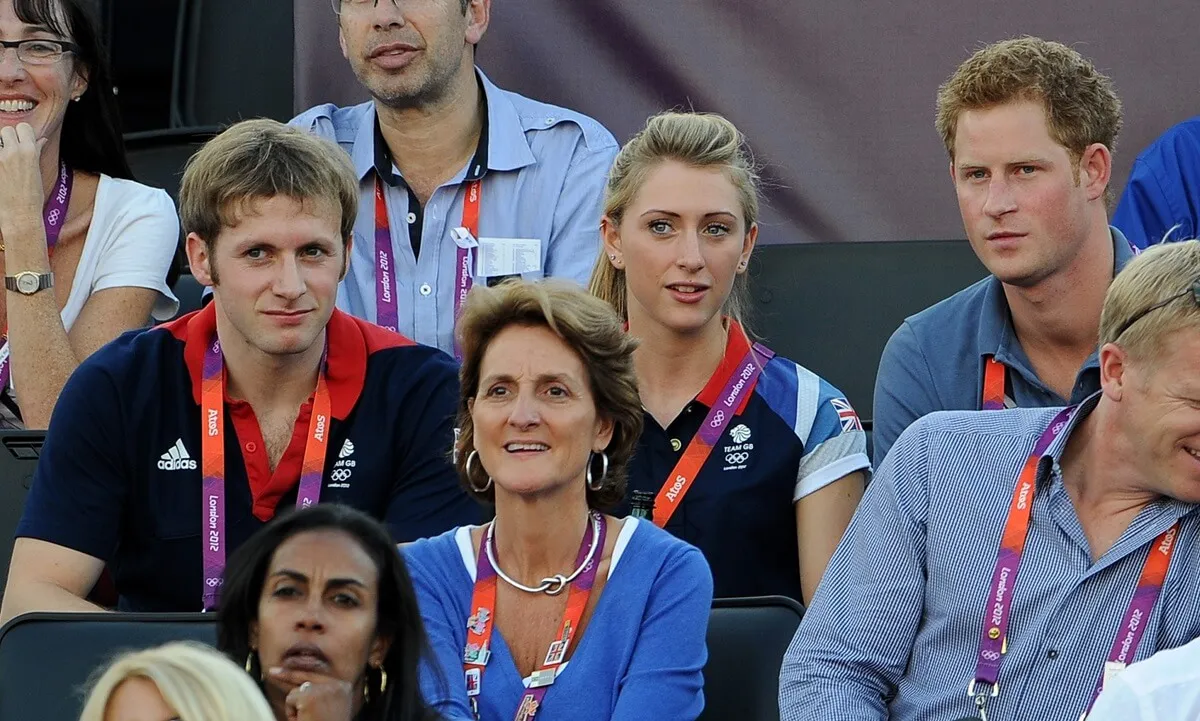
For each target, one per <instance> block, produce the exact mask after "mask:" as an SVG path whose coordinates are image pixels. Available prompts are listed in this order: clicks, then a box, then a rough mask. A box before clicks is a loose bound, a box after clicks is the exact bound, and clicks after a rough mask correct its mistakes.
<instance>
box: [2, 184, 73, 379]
mask: <svg viewBox="0 0 1200 721" xmlns="http://www.w3.org/2000/svg"><path fill="white" fill-rule="evenodd" d="M74 182H75V174H74V173H73V172H71V171H70V170H69V169H68V168H67V164H66V163H63V162H60V163H59V164H58V182H57V183H55V185H54V192H52V193H51V194H50V200H48V201H47V202H46V207H45V208H43V209H42V222H43V223H44V224H45V226H46V251H47V253H48V254H49V255H51V256H53V255H54V246H55V245H57V244H58V238H59V236H61V235H62V229H63V223H65V222H66V220H67V206H68V205H70V204H71V186H72V185H73V184H74ZM9 242H11V241H9ZM9 353H10V349H9V347H8V330H7V323H6V328H5V331H4V335H3V336H0V391H3V390H4V389H5V388H8V379H9V375H10V374H11V373H12V365H11V363H10V362H9V361H10V360H11V359H10V357H9Z"/></svg>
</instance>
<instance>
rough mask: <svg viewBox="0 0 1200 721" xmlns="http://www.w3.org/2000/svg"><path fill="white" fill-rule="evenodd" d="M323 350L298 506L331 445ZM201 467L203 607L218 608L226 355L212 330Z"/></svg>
mask: <svg viewBox="0 0 1200 721" xmlns="http://www.w3.org/2000/svg"><path fill="white" fill-rule="evenodd" d="M327 351H328V349H326V352H323V353H322V354H321V366H320V372H319V373H318V374H317V389H316V392H315V393H314V394H313V407H312V417H311V418H310V419H309V422H308V442H307V443H306V444H305V446H304V464H303V465H302V466H301V470H300V486H299V489H298V490H297V492H296V507H297V508H307V507H308V506H311V505H313V504H314V503H316V502H317V501H318V500H320V497H321V482H322V474H323V472H324V466H325V452H326V450H327V449H328V447H329V430H330V429H329V424H330V419H331V418H332V411H331V408H332V404H331V401H330V398H329V386H328V384H327V383H326V381H325V362H326V353H327ZM200 428H201V429H202V430H201V444H200V457H201V463H202V467H201V471H202V473H203V474H204V490H203V494H204V497H203V503H202V505H203V522H202V526H201V527H202V528H203V529H204V532H203V533H202V534H201V537H202V542H203V546H204V592H203V609H204V610H205V611H212V610H214V609H216V607H217V604H218V603H219V602H220V598H221V583H222V582H223V576H224V574H225V556H226V553H227V551H226V539H225V360H224V356H222V354H221V341H220V340H219V339H218V338H217V337H216V333H215V332H214V333H213V337H212V339H211V342H210V343H209V344H208V348H207V350H206V351H205V353H204V373H203V378H202V380H201V386H200Z"/></svg>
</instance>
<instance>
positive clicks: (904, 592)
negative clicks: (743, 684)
mask: <svg viewBox="0 0 1200 721" xmlns="http://www.w3.org/2000/svg"><path fill="white" fill-rule="evenodd" d="M1098 399H1099V394H1097V395H1094V396H1092V397H1090V398H1089V399H1088V400H1086V401H1085V402H1084V404H1083V405H1082V406H1081V407H1080V411H1079V412H1078V413H1077V414H1076V415H1075V416H1074V418H1073V419H1072V422H1071V425H1070V426H1069V427H1068V430H1067V432H1065V433H1063V434H1061V435H1060V436H1059V437H1058V438H1057V439H1056V440H1055V442H1054V443H1053V444H1052V445H1051V446H1050V448H1049V449H1048V450H1047V453H1046V456H1048V457H1045V456H1044V457H1043V459H1042V462H1041V464H1040V465H1039V469H1038V480H1037V491H1036V493H1035V495H1034V500H1033V509H1032V517H1031V520H1030V527H1029V535H1028V538H1027V541H1026V544H1025V551H1024V555H1023V557H1022V559H1021V567H1020V574H1019V575H1018V576H1017V579H1016V582H1015V585H1014V586H1013V587H1012V596H1011V598H1012V615H1011V617H1010V618H1011V621H1010V624H1009V627H1008V628H1009V632H1008V651H1007V653H1006V654H1005V656H1004V661H1003V663H1002V664H1001V666H1000V676H999V683H998V688H999V694H998V696H997V697H996V698H993V699H991V700H990V702H989V704H988V717H989V718H992V719H1003V720H1004V721H1049V720H1052V719H1057V720H1060V721H1075V719H1078V718H1079V716H1080V714H1081V713H1083V711H1084V709H1086V708H1087V705H1088V703H1089V702H1090V701H1091V698H1092V693H1093V692H1094V691H1095V688H1096V683H1097V681H1098V680H1099V679H1100V675H1101V673H1102V671H1103V669H1104V662H1105V661H1106V660H1107V658H1108V654H1109V650H1110V649H1111V647H1112V644H1113V641H1114V639H1115V638H1116V636H1117V633H1118V630H1119V628H1120V627H1121V623H1122V620H1123V616H1124V614H1125V611H1126V609H1127V608H1128V606H1129V602H1130V599H1131V598H1132V597H1133V591H1134V588H1135V587H1136V586H1137V581H1138V576H1139V575H1140V574H1141V571H1142V566H1143V565H1144V563H1145V561H1146V555H1147V553H1148V552H1149V549H1150V545H1151V543H1152V542H1153V541H1154V539H1155V538H1157V536H1158V535H1159V534H1160V533H1162V532H1163V531H1165V530H1167V529H1168V528H1170V527H1171V525H1172V524H1173V523H1174V522H1175V521H1176V520H1178V519H1182V521H1181V523H1180V529H1179V538H1178V541H1177V544H1178V545H1177V546H1176V549H1175V554H1174V557H1173V558H1172V559H1171V565H1170V567H1169V568H1168V571H1167V577H1166V579H1165V581H1164V583H1163V588H1162V593H1161V595H1160V596H1159V598H1158V601H1157V603H1155V605H1154V608H1153V609H1152V610H1151V612H1150V614H1149V615H1148V616H1147V618H1146V620H1145V624H1146V626H1145V635H1144V636H1143V637H1142V640H1141V643H1140V644H1139V645H1138V648H1137V651H1136V654H1135V655H1134V660H1135V661H1136V660H1141V659H1144V658H1146V657H1148V656H1150V655H1151V654H1153V653H1154V652H1155V651H1158V650H1160V649H1165V648H1174V647H1176V646H1180V645H1183V644H1184V643H1187V642H1188V641H1190V640H1191V639H1193V638H1195V637H1196V636H1197V635H1200V543H1198V541H1200V513H1198V512H1197V508H1200V507H1198V506H1195V505H1188V504H1184V503H1180V502H1178V501H1174V500H1169V499H1163V500H1160V501H1157V502H1155V503H1153V504H1151V505H1149V506H1147V507H1146V508H1144V509H1142V511H1141V512H1140V513H1139V514H1138V515H1137V517H1136V518H1135V519H1134V520H1133V522H1132V523H1130V524H1129V527H1128V528H1127V529H1125V532H1124V533H1123V534H1121V537H1120V538H1119V539H1118V540H1117V541H1116V543H1114V544H1113V545H1112V547H1111V548H1109V549H1108V550H1107V551H1105V552H1104V554H1103V555H1102V556H1101V557H1100V558H1099V560H1097V561H1095V562H1093V561H1092V558H1091V549H1090V546H1089V544H1088V540H1087V537H1086V536H1085V535H1084V531H1083V527H1082V525H1081V524H1080V522H1079V517H1078V515H1077V514H1076V512H1075V506H1074V504H1073V503H1072V501H1071V498H1070V496H1069V495H1068V493H1067V490H1066V487H1065V486H1064V485H1063V481H1062V474H1061V471H1060V469H1059V461H1060V459H1061V458H1062V454H1063V450H1064V449H1065V447H1066V443H1067V439H1068V438H1069V437H1070V435H1071V433H1072V432H1074V429H1075V427H1076V426H1077V424H1078V421H1079V419H1080V418H1082V417H1083V416H1085V415H1086V414H1087V413H1090V412H1091V410H1092V409H1093V408H1094V407H1095V404H1096V402H1097V401H1098ZM1059 410H1060V409H1058V408H1018V409H1012V410H1002V411H988V412H985V413H981V412H971V411H968V412H963V411H951V412H939V413H933V414H930V415H927V416H925V417H924V418H922V419H920V420H918V421H917V422H916V423H914V424H913V425H911V426H909V428H908V429H907V430H906V431H905V432H904V433H903V434H902V435H901V436H900V439H899V440H897V441H896V445H895V446H894V447H893V448H892V452H891V453H889V454H888V456H887V458H886V459H884V462H883V465H882V466H881V467H880V468H879V470H878V472H877V473H876V474H875V480H874V482H872V483H871V485H870V486H869V487H868V488H867V493H866V496H865V497H864V498H863V501H862V503H861V504H860V505H859V507H858V511H857V512H856V513H855V515H854V520H853V521H852V522H851V523H850V527H849V529H847V531H846V536H845V537H844V538H843V540H842V542H841V544H840V545H839V546H838V549H837V552H836V553H835V554H834V556H833V559H832V561H831V562H830V564H829V570H828V571H826V573H825V578H824V580H822V581H821V585H820V586H819V587H818V588H817V592H816V595H815V597H814V598H813V602H812V605H811V606H810V608H809V609H808V613H807V614H806V615H805V618H804V621H803V622H802V623H801V624H800V628H799V629H798V630H797V632H796V636H795V638H794V639H793V640H792V644H791V646H790V648H789V649H788V651H787V654H786V655H785V657H784V662H783V671H782V674H781V678H780V711H781V714H780V718H781V719H782V721H867V720H870V721H884V720H885V719H890V721H927V720H929V719H936V720H939V721H940V720H948V719H958V718H963V717H968V716H975V715H976V714H975V704H974V701H973V700H972V699H971V698H970V697H968V696H967V685H968V684H969V682H970V681H971V679H973V678H974V676H975V666H976V662H977V661H978V658H979V638H980V634H981V633H982V629H983V622H984V614H985V607H986V606H987V598H988V594H989V592H990V590H991V580H992V574H993V572H994V570H995V563H996V554H997V551H998V549H999V546H1000V537H1001V536H1002V535H1003V531H1004V524H1005V519H1006V518H1007V516H1008V512H1009V508H1010V505H1011V503H1012V496H1013V489H1014V487H1015V484H1016V481H1017V476H1018V475H1019V473H1020V471H1021V468H1022V466H1023V465H1024V464H1025V461H1026V459H1028V458H1029V454H1030V453H1031V452H1032V451H1033V447H1034V444H1035V443H1036V441H1037V439H1038V437H1039V436H1040V435H1041V434H1042V432H1043V431H1044V430H1045V428H1046V426H1047V425H1048V424H1049V422H1050V419H1051V418H1053V417H1054V415H1055V414H1056V413H1057V412H1058V411H1059Z"/></svg>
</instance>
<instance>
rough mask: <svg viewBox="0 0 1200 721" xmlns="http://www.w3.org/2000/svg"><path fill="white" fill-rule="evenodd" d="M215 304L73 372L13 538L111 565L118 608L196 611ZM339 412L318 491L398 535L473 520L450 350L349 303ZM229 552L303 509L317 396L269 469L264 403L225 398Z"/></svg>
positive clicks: (340, 355)
mask: <svg viewBox="0 0 1200 721" xmlns="http://www.w3.org/2000/svg"><path fill="white" fill-rule="evenodd" d="M215 323H216V308H215V305H214V304H209V305H208V306H207V307H205V308H204V309H203V310H200V311H198V312H196V313H192V314H190V315H187V316H184V317H182V318H180V319H178V320H176V321H174V322H172V323H169V324H167V325H164V326H160V327H158V328H155V329H153V330H150V331H143V332H136V331H135V332H130V333H126V334H124V335H122V336H120V337H119V338H118V339H117V340H115V341H113V342H112V343H110V344H108V345H107V346H105V347H104V348H102V349H100V350H99V351H98V352H96V353H95V354H94V355H92V356H91V357H90V358H88V359H87V360H85V361H84V362H83V363H82V364H80V366H79V368H78V369H77V370H76V371H75V373H74V374H72V376H71V378H70V380H69V381H68V382H67V384H66V387H65V388H64V389H63V392H62V395H61V396H60V397H59V400H58V405H57V406H56V407H55V410H54V417H53V421H52V422H51V424H50V430H49V432H48V434H47V437H46V442H45V445H44V447H43V449H42V455H41V458H40V459H39V461H38V466H37V472H36V475H35V477H34V483H33V488H32V489H31V490H30V493H29V498H28V501H27V503H26V506H25V512H24V515H23V516H22V518H21V523H20V525H19V526H18V529H17V536H18V537H21V536H24V537H28V538H37V539H41V540H44V541H48V542H50V543H54V544H56V545H59V546H63V547H66V548H71V549H74V550H76V551H80V552H81V553H85V554H87V555H89V556H92V557H95V558H99V559H101V560H103V561H105V562H106V563H107V564H108V566H109V568H110V570H111V571H112V574H113V578H114V580H115V582H116V588H117V593H118V594H119V596H120V601H119V606H118V607H119V609H120V610H123V611H198V610H200V607H201V591H202V588H201V586H202V577H203V574H202V553H203V549H202V547H201V536H200V532H201V520H202V515H203V514H202V508H201V497H202V492H201V490H202V477H201V462H200V461H201V457H200V450H201V445H200V444H201V435H200V434H201V429H200V387H201V385H200V380H201V369H202V365H203V358H204V350H205V345H206V344H207V343H208V342H209V340H210V339H211V337H212V333H213V331H214V328H215ZM327 332H328V338H329V370H328V373H327V375H326V378H327V381H328V384H329V392H330V401H331V404H332V416H333V419H332V422H331V424H330V443H329V446H328V448H329V451H328V456H327V457H326V459H325V471H324V484H323V486H322V490H321V499H320V500H321V501H322V502H327V501H331V502H339V503H344V504H347V505H350V506H353V507H355V508H358V509H360V510H362V511H365V512H367V513H369V514H371V515H372V516H374V517H375V518H378V519H380V520H382V521H384V522H386V523H387V525H388V526H389V528H390V529H391V531H392V534H393V535H394V537H395V539H396V541H397V542H405V541H412V540H415V539H418V538H424V537H427V536H435V535H437V534H439V533H441V532H443V531H445V530H447V529H450V528H453V527H455V526H459V525H463V524H470V523H477V522H478V521H479V520H480V511H479V508H478V506H477V504H475V503H474V502H473V501H472V500H471V499H470V498H468V497H467V495H466V494H465V493H464V492H463V491H462V490H461V489H460V487H459V484H458V479H457V476H456V474H455V471H454V469H453V467H452V466H451V465H450V463H449V461H448V457H447V454H448V450H449V448H450V445H451V441H452V438H453V432H452V427H453V414H454V412H455V408H456V405H457V402H458V383H457V375H456V369H455V365H454V363H453V361H452V360H451V359H450V358H449V357H448V356H446V355H445V354H443V353H441V352H440V351H438V350H436V349H433V348H428V347H425V346H421V345H417V344H414V343H413V342H412V341H410V340H408V339H406V338H404V337H403V336H400V335H398V334H395V333H391V332H389V331H386V330H383V329H382V328H379V327H377V326H375V325H372V324H370V323H367V322H365V321H361V320H358V319H356V318H353V317H351V316H349V315H347V314H345V313H342V312H341V311H334V313H333V316H332V317H331V318H330V320H329V325H328V328H327ZM225 407H226V413H225V418H226V420H225V431H226V433H225V438H226V446H225V464H226V467H225V495H226V498H225V513H226V521H225V529H226V537H227V539H228V544H229V546H228V547H229V549H230V552H231V553H232V550H233V549H235V548H236V547H237V546H239V545H240V544H241V543H243V542H244V541H245V540H246V539H247V538H249V537H250V535H251V534H253V533H254V532H255V531H257V530H258V529H259V528H261V527H262V526H263V525H264V523H265V522H266V521H268V520H270V519H271V518H272V517H273V516H274V515H275V513H276V512H277V511H283V510H286V509H290V508H293V507H294V506H295V503H296V492H297V486H298V482H299V477H300V467H301V465H302V462H303V456H304V447H305V441H306V436H307V430H308V422H309V418H310V417H311V411H312V398H311V397H310V398H309V401H308V402H307V403H306V404H305V405H304V406H303V407H302V408H301V410H300V415H299V417H298V418H297V419H296V426H295V432H294V434H293V436H292V440H291V444H290V445H289V446H288V448H287V450H286V451H285V452H284V455H283V457H282V459H281V460H280V462H279V464H278V467H277V468H276V469H275V471H274V472H272V471H271V469H270V466H269V461H268V459H267V453H266V449H265V447H264V446H265V444H264V443H263V440H262V434H261V432H260V430H259V426H258V422H257V420H256V419H255V417H254V411H253V410H252V409H251V408H250V406H249V404H247V403H245V402H243V401H237V400H233V399H230V398H229V397H228V396H226V404H225Z"/></svg>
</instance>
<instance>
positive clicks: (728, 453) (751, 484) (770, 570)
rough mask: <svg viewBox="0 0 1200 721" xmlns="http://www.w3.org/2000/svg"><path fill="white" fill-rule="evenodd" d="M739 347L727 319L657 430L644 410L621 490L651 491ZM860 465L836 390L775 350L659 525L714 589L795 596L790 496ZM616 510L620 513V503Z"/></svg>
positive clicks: (856, 439) (860, 434) (695, 426)
mask: <svg viewBox="0 0 1200 721" xmlns="http://www.w3.org/2000/svg"><path fill="white" fill-rule="evenodd" d="M749 349H750V345H749V342H748V340H747V338H746V335H745V333H744V332H743V331H742V329H741V327H740V326H738V325H737V324H736V323H734V322H732V321H731V322H730V328H729V340H728V342H727V344H726V347H725V357H724V359H723V360H722V361H721V365H720V366H719V367H718V368H717V370H716V372H715V373H713V376H712V378H710V379H709V381H708V384H707V385H706V386H705V387H704V389H703V390H702V391H701V392H700V394H699V395H698V396H696V398H695V399H694V400H692V401H691V402H690V403H688V405H687V406H685V407H684V409H683V411H682V412H680V414H679V416H678V417H676V419H675V420H674V421H672V422H671V424H670V426H668V427H667V428H665V429H664V428H662V427H661V426H660V425H659V424H658V422H657V421H656V420H655V419H654V417H653V416H651V415H650V414H649V413H646V415H645V426H644V430H643V431H642V436H641V439H640V440H639V442H638V446H637V450H636V452H635V453H634V456H633V460H632V461H631V463H630V468H629V485H628V488H629V490H630V491H651V492H654V493H658V491H659V490H660V489H661V488H662V486H663V483H664V482H665V481H666V479H667V478H669V477H670V474H671V472H672V470H673V469H674V468H675V464H676V463H678V462H679V459H680V457H681V456H682V455H683V453H684V451H685V450H686V449H687V447H688V443H689V442H690V441H691V440H692V438H693V437H694V436H695V435H696V432H697V431H698V430H699V429H700V424H701V423H702V422H703V421H704V418H705V416H706V415H707V414H708V411H709V409H710V408H711V407H712V406H713V404H714V403H716V402H717V400H718V398H719V396H720V395H721V391H722V390H723V387H724V379H725V378H727V377H728V376H729V373H730V370H731V369H733V368H736V367H737V366H739V365H740V363H741V361H742V359H743V358H744V357H745V356H746V352H747V351H748V350H749ZM869 468H870V461H869V460H868V458H867V450H866V434H865V433H864V431H863V428H862V424H861V423H860V422H859V419H858V416H857V415H855V413H854V409H853V408H852V407H851V406H850V404H849V403H848V402H847V401H846V398H845V396H844V395H842V393H841V391H839V390H838V389H836V388H834V387H833V386H831V385H830V384H829V383H827V382H826V381H824V380H823V379H821V378H820V377H818V376H817V375H816V374H814V373H812V372H811V371H809V370H807V369H805V368H803V367H801V366H799V365H797V364H796V363H793V362H792V361H790V360H788V359H786V358H782V357H780V356H775V357H773V358H771V360H769V361H768V362H767V364H766V365H765V366H764V367H763V369H762V373H761V374H760V375H759V377H758V379H757V381H756V382H755V384H754V387H753V389H752V392H751V393H749V394H747V395H745V396H743V400H742V403H741V406H740V408H739V409H738V410H737V413H736V415H735V416H734V418H733V420H732V421H730V422H729V424H728V425H727V426H726V428H725V431H724V432H723V434H722V435H721V437H720V438H719V439H718V440H717V443H716V445H715V446H714V447H713V449H712V453H711V454H710V455H709V457H708V460H707V461H706V462H705V463H704V465H703V466H702V467H701V469H700V472H699V473H698V474H697V476H696V480H695V481H694V482H693V483H692V485H691V487H690V488H689V490H688V492H687V494H686V495H685V496H684V498H683V501H682V503H680V504H679V507H678V508H677V509H676V510H675V513H674V514H673V515H672V516H671V519H670V520H669V521H668V522H667V525H666V530H668V531H670V532H671V533H673V534H675V535H676V536H678V537H680V538H682V539H683V540H685V541H687V542H688V543H690V544H692V545H694V546H696V547H698V548H699V549H700V550H701V551H702V552H703V553H704V556H705V557H706V558H707V559H708V563H709V566H710V567H711V568H712V574H713V588H714V596H716V597H718V598H728V597H732V596H765V595H772V594H779V595H783V596H790V597H792V598H794V599H796V600H800V559H799V551H798V548H797V543H796V511H795V506H794V505H793V504H794V503H795V501H798V500H800V499H801V498H803V497H804V496H806V495H808V494H810V493H813V492H814V491H817V490H819V489H821V488H824V487H825V486H827V485H829V484H830V483H832V482H833V481H836V480H838V479H839V478H841V477H842V476H845V475H846V474H848V473H853V472H855V471H863V470H868V469H869ZM620 510H621V511H622V512H628V510H629V505H628V502H626V503H625V505H624V507H623V508H621V509H620ZM658 510H659V509H656V511H658Z"/></svg>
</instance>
